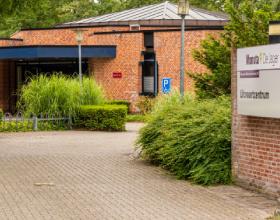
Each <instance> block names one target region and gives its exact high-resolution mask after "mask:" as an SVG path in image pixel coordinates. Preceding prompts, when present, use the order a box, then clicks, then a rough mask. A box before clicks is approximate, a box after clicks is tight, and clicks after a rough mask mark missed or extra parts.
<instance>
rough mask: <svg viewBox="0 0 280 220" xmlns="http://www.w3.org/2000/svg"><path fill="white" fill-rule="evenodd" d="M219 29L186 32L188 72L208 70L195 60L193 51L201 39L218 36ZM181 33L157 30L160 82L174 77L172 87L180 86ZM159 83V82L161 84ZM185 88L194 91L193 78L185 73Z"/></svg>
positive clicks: (186, 68)
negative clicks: (165, 78)
mask: <svg viewBox="0 0 280 220" xmlns="http://www.w3.org/2000/svg"><path fill="white" fill-rule="evenodd" d="M218 34H219V31H188V32H186V33H185V70H186V72H198V73H204V72H207V69H206V68H205V67H204V66H203V65H201V64H200V63H198V62H196V61H194V59H193V57H192V51H193V50H194V49H197V48H199V47H200V42H201V40H203V39H205V38H206V37H207V36H208V35H212V36H218ZM180 39H181V33H180V32H179V31H176V32H156V33H155V51H156V56H157V60H158V63H159V82H160V83H161V80H162V78H164V77H171V78H172V88H179V87H180V48H181V40H180ZM160 83H159V84H160ZM159 88H161V85H160V86H159ZM185 89H186V90H189V91H192V90H193V83H192V80H191V79H190V78H189V77H188V76H187V75H185Z"/></svg>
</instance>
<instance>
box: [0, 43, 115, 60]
mask: <svg viewBox="0 0 280 220" xmlns="http://www.w3.org/2000/svg"><path fill="white" fill-rule="evenodd" d="M78 54H79V53H78V46H47V45H46V46H14V47H0V59H41V58H77V57H78ZM82 57H83V58H115V57H116V46H115V45H112V46H82Z"/></svg>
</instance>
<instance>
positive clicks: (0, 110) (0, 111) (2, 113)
mask: <svg viewBox="0 0 280 220" xmlns="http://www.w3.org/2000/svg"><path fill="white" fill-rule="evenodd" d="M3 116H4V112H3V110H2V109H1V108H0V121H1V120H2V118H3Z"/></svg>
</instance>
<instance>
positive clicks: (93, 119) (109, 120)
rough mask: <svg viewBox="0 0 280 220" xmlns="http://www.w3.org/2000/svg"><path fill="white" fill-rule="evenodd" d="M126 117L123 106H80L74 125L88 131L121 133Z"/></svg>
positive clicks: (125, 110)
mask: <svg viewBox="0 0 280 220" xmlns="http://www.w3.org/2000/svg"><path fill="white" fill-rule="evenodd" d="M126 115H127V107H126V106H124V105H99V106H98V105H95V106H94V105H87V106H81V107H80V110H79V113H78V115H77V117H76V118H75V122H74V124H75V126H77V127H79V128H86V129H89V130H106V131H123V130H125V122H126Z"/></svg>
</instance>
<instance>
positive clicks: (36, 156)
mask: <svg viewBox="0 0 280 220" xmlns="http://www.w3.org/2000/svg"><path fill="white" fill-rule="evenodd" d="M139 127H140V125H139V124H129V125H128V132H123V133H104V132H82V131H67V132H46V133H40V132H39V133H16V134H0V219H1V220H2V219H5V220H6V219H36V220H40V219H55V220H59V219H75V220H76V219H102V220H105V219H121V220H122V219H129V220H130V219H145V220H146V219H161V220H163V219H186V220H190V219H199V220H208V219H209V220H210V219H213V220H219V219H221V220H230V219H246V220H247V219H252V220H258V219H264V218H265V217H267V216H268V215H269V214H270V213H271V212H272V211H273V210H274V208H275V205H276V204H275V202H274V201H271V200H267V199H265V198H263V197H261V196H260V195H257V194H253V193H251V192H249V191H245V190H242V189H240V188H238V187H234V186H220V187H211V188H204V187H200V186H194V185H191V184H189V183H188V182H186V181H179V180H176V179H175V178H173V177H171V176H170V175H168V174H166V173H165V172H164V171H163V170H161V169H160V168H157V167H153V166H150V165H148V164H146V163H145V162H143V161H139V160H135V159H133V157H132V156H131V153H132V151H133V148H132V146H133V143H134V141H135V138H136V135H137V130H138V129H139Z"/></svg>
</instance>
